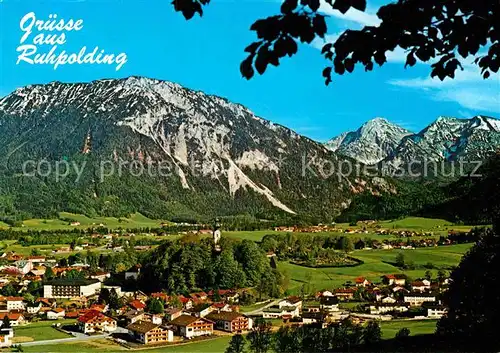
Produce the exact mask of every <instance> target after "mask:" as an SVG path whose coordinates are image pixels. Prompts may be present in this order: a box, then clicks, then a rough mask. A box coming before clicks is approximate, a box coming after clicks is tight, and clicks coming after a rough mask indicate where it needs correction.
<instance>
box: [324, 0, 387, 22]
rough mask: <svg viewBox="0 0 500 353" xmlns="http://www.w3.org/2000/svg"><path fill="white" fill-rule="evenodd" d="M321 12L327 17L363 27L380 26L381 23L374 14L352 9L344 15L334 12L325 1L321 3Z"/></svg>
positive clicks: (337, 11)
mask: <svg viewBox="0 0 500 353" xmlns="http://www.w3.org/2000/svg"><path fill="white" fill-rule="evenodd" d="M319 11H320V12H321V13H324V14H325V15H328V16H332V17H336V18H338V19H341V20H344V21H351V22H356V23H358V24H360V25H362V26H378V25H379V24H380V22H381V21H380V19H379V18H378V17H377V15H375V14H374V13H369V12H363V11H359V10H356V9H354V8H352V7H351V8H350V9H349V10H348V11H347V12H346V13H345V14H343V13H342V12H340V11H339V10H334V9H333V8H332V7H331V6H330V5H329V4H327V3H326V2H325V1H321V6H320V8H319Z"/></svg>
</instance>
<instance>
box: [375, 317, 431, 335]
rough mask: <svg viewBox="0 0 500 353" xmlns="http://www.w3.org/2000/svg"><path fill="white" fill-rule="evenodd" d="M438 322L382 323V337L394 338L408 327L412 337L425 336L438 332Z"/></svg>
mask: <svg viewBox="0 0 500 353" xmlns="http://www.w3.org/2000/svg"><path fill="white" fill-rule="evenodd" d="M436 324H437V321H436V320H406V321H402V320H392V321H381V322H380V328H381V329H382V337H383V338H384V339H388V338H394V336H395V335H396V333H397V332H398V331H399V330H401V329H402V328H404V327H406V328H408V329H409V330H410V335H412V336H414V335H423V334H429V333H434V332H435V331H436Z"/></svg>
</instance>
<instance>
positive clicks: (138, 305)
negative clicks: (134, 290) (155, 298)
mask: <svg viewBox="0 0 500 353" xmlns="http://www.w3.org/2000/svg"><path fill="white" fill-rule="evenodd" d="M128 306H129V307H131V308H132V309H133V310H137V311H141V310H144V308H146V304H144V303H143V302H141V301H140V300H138V299H134V300H132V301H131V302H129V303H128Z"/></svg>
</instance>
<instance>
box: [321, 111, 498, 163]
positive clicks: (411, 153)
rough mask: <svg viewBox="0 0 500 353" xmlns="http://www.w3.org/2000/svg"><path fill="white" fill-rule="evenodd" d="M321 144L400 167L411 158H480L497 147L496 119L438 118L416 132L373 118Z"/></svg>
mask: <svg viewBox="0 0 500 353" xmlns="http://www.w3.org/2000/svg"><path fill="white" fill-rule="evenodd" d="M325 146H326V147H327V148H329V149H331V150H333V151H337V152H338V153H339V154H341V155H345V156H349V157H351V158H354V159H356V160H358V161H359V162H361V163H365V164H376V163H378V162H381V161H383V162H385V163H386V164H387V165H389V166H392V167H396V168H397V167H400V166H402V165H405V164H407V163H410V162H411V161H435V162H440V161H456V160H459V159H463V160H467V161H475V160H484V159H486V158H487V157H488V156H491V155H492V154H493V153H495V152H496V151H497V150H498V148H499V146H500V120H498V119H494V118H490V117H485V116H476V117H473V118H471V119H457V118H452V117H439V118H438V119H437V120H436V121H434V122H433V123H432V124H430V125H429V126H427V127H426V128H425V129H423V130H422V131H420V132H419V133H410V132H409V131H407V130H405V129H403V128H400V127H398V126H397V125H394V124H391V123H389V122H387V120H384V119H380V118H377V119H374V120H371V121H369V122H367V123H366V124H364V125H363V126H362V127H361V128H360V129H358V130H357V131H355V132H349V133H347V134H342V135H340V136H339V137H337V138H334V139H332V140H330V141H329V142H327V143H326V144H325Z"/></svg>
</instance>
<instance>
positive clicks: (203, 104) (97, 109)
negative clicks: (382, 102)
mask: <svg viewBox="0 0 500 353" xmlns="http://www.w3.org/2000/svg"><path fill="white" fill-rule="evenodd" d="M0 127H1V128H0V210H4V213H8V214H20V213H22V212H26V213H27V215H31V216H35V215H36V216H39V217H40V216H44V217H47V216H49V215H51V214H55V213H56V212H57V211H63V210H64V211H70V212H74V213H84V214H99V215H126V214H129V213H133V212H137V211H138V212H141V213H142V214H145V215H147V216H149V217H152V218H163V219H168V218H169V217H173V216H178V215H185V216H186V217H188V218H192V217H195V216H197V215H205V216H208V217H213V216H223V215H238V214H250V215H253V216H256V217H262V218H266V217H268V216H274V215H279V216H282V215H285V216H294V215H297V214H299V215H304V214H305V215H313V216H318V217H320V218H322V219H332V217H334V216H335V215H336V214H338V213H339V212H340V211H341V210H342V209H343V208H345V207H347V205H348V204H349V202H350V198H351V196H352V195H353V194H354V193H358V192H362V191H366V190H371V189H373V190H374V192H376V189H377V188H378V186H377V185H381V184H380V178H378V179H379V180H378V181H377V182H376V183H377V185H375V183H372V182H371V180H370V178H364V177H362V176H361V177H357V176H355V175H353V176H342V178H340V179H338V178H337V177H336V176H335V177H331V178H327V179H325V178H322V177H321V173H319V168H320V167H321V165H322V164H324V163H337V162H338V161H340V160H342V159H341V158H339V157H338V156H337V154H336V153H333V152H331V151H329V150H328V149H326V148H325V147H324V146H323V145H322V144H320V143H318V142H315V141H313V140H311V139H309V138H307V137H304V136H301V135H299V134H297V133H296V132H294V131H292V130H290V129H288V128H286V127H284V126H281V125H278V124H274V123H272V122H270V121H268V120H265V119H262V118H260V117H257V116H256V115H254V114H253V113H252V112H251V111H250V110H249V109H247V108H246V107H244V106H242V105H240V104H235V103H231V102H229V101H228V100H226V99H224V98H221V97H217V96H212V95H207V94H205V93H203V92H200V91H193V90H190V89H187V88H184V87H182V86H180V85H178V84H175V83H172V82H168V81H162V80H155V79H149V78H144V77H129V78H126V79H116V80H98V81H93V82H90V83H61V82H52V83H49V84H45V85H30V86H26V87H22V88H18V89H17V90H15V91H14V92H12V93H11V94H10V95H8V96H6V97H4V98H2V99H0ZM61 159H63V160H67V161H69V162H71V163H76V164H78V165H82V164H83V163H87V165H86V168H85V170H84V171H83V174H82V175H81V177H80V178H79V181H78V183H75V182H73V181H72V180H75V176H74V175H72V177H71V178H65V179H64V180H54V177H53V176H52V175H49V176H37V177H30V178H27V177H23V176H22V170H21V166H22V165H23V163H25V162H26V161H34V162H37V161H40V160H47V161H48V162H49V163H51V165H53V164H54V163H55V162H56V161H59V160H61ZM102 162H105V163H107V164H106V165H107V166H108V167H113V168H117V167H116V166H115V165H118V164H120V163H122V162H127V163H128V164H125V168H124V170H123V172H122V173H121V174H120V173H113V174H110V173H108V174H110V175H108V176H107V177H106V178H105V179H104V180H102V178H101V176H102V170H101V167H102ZM108 162H109V163H108ZM163 162H166V163H168V164H169V165H170V166H171V173H169V174H168V175H159V173H156V172H155V173H154V175H148V174H145V172H143V173H142V174H141V175H134V174H137V172H140V170H138V168H140V167H143V168H145V169H147V168H149V166H153V167H156V166H158V165H159V164H160V163H163ZM132 163H135V165H134V164H132ZM305 163H306V165H305V166H304V164H305ZM111 164H112V165H111ZM137 164H139V165H137ZM73 174H74V172H73ZM304 174H305V175H304ZM384 187H385V186H384ZM2 192H3V194H2ZM33 197H35V199H36V202H31V201H30V200H31V199H32V198H33ZM2 202H3V203H4V204H2Z"/></svg>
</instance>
